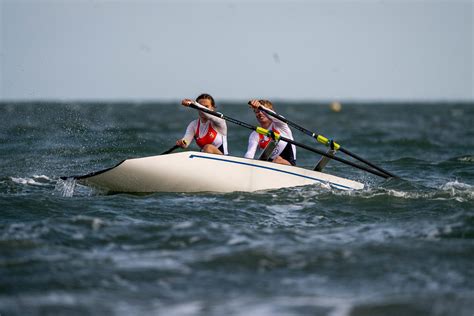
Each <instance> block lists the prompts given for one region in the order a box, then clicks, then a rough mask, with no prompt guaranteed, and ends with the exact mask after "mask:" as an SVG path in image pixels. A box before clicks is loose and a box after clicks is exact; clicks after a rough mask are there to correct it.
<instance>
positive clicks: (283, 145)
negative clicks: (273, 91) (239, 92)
mask: <svg viewBox="0 0 474 316" xmlns="http://www.w3.org/2000/svg"><path fill="white" fill-rule="evenodd" d="M248 104H249V105H250V107H251V108H253V111H254V113H255V117H256V119H257V121H258V123H259V124H260V126H261V127H263V128H264V129H266V130H269V131H271V133H273V134H272V135H270V136H268V135H262V134H259V133H257V132H256V131H253V132H252V133H251V134H250V136H249V144H248V148H247V152H246V153H245V158H254V157H255V152H256V151H257V149H258V148H259V149H261V150H264V151H263V153H262V155H260V160H266V161H272V162H275V163H279V164H284V165H293V166H294V165H296V147H295V145H294V144H290V143H287V142H285V141H278V137H275V135H276V134H278V135H281V136H283V137H286V138H288V139H290V140H293V134H292V132H291V129H290V127H289V126H288V124H286V123H285V122H282V121H281V120H279V119H276V118H273V117H271V116H269V115H267V114H265V113H264V112H263V111H260V109H259V108H260V107H264V108H265V109H267V110H269V111H272V112H273V104H272V103H271V102H270V101H268V100H251V101H249V103H248ZM272 136H273V137H272ZM269 146H270V147H269Z"/></svg>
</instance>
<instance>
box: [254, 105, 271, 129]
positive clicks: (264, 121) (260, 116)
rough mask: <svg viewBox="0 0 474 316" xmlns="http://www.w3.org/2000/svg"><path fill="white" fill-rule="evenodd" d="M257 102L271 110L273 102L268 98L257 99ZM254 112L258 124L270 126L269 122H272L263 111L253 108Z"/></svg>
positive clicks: (265, 126)
mask: <svg viewBox="0 0 474 316" xmlns="http://www.w3.org/2000/svg"><path fill="white" fill-rule="evenodd" d="M258 102H259V103H260V104H261V105H262V106H264V107H266V108H267V109H270V110H273V103H272V102H270V101H268V100H258ZM254 112H255V117H256V118H257V121H258V123H259V124H260V126H262V127H264V128H267V127H268V126H270V124H271V123H272V120H270V119H269V118H268V116H267V115H266V114H265V113H264V112H262V111H260V110H258V109H255V110H254Z"/></svg>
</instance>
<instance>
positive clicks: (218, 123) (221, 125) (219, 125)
mask: <svg viewBox="0 0 474 316" xmlns="http://www.w3.org/2000/svg"><path fill="white" fill-rule="evenodd" d="M194 105H195V106H196V107H198V108H203V109H206V110H208V108H206V107H205V106H202V105H201V104H199V103H198V102H195V103H194ZM202 114H204V116H205V117H206V118H207V119H208V120H209V121H211V122H212V125H214V127H215V128H216V129H217V131H218V132H219V133H221V134H222V135H223V136H227V124H226V122H225V120H224V119H221V118H220V117H216V116H214V115H210V114H208V113H206V112H202Z"/></svg>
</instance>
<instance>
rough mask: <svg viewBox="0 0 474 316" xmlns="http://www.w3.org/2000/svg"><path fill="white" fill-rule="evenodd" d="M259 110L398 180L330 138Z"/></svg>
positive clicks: (276, 115)
mask: <svg viewBox="0 0 474 316" xmlns="http://www.w3.org/2000/svg"><path fill="white" fill-rule="evenodd" d="M258 109H259V110H260V111H263V112H265V113H267V114H268V115H271V116H273V117H275V118H277V119H279V120H280V121H282V122H284V123H287V124H288V125H291V126H292V127H294V128H296V129H297V130H299V131H301V132H303V133H305V134H306V135H309V136H311V137H313V138H315V139H316V140H317V141H318V142H320V143H321V144H324V145H326V146H331V148H332V149H336V150H339V151H342V152H343V153H345V154H346V155H348V156H351V157H352V158H354V159H357V160H359V161H361V162H363V163H365V164H367V165H369V166H371V167H372V168H374V169H376V170H378V171H380V172H382V173H385V174H386V175H388V176H389V177H393V178H397V176H396V175H394V174H393V173H391V172H389V171H387V170H385V169H382V168H381V167H378V166H376V165H374V164H373V163H371V162H370V161H367V160H365V159H364V158H362V157H360V156H358V155H356V154H354V153H353V152H350V151H349V150H347V149H345V148H343V147H341V145H339V144H338V143H336V142H333V141H332V140H329V139H328V138H326V137H324V136H322V135H318V134H317V133H315V132H311V131H310V130H307V129H306V128H304V127H302V126H300V125H298V124H296V123H294V122H292V121H290V120H288V119H287V118H285V117H283V116H281V115H279V114H277V113H273V112H272V111H269V110H268V109H266V108H265V107H263V106H259V107H258ZM333 159H334V157H333Z"/></svg>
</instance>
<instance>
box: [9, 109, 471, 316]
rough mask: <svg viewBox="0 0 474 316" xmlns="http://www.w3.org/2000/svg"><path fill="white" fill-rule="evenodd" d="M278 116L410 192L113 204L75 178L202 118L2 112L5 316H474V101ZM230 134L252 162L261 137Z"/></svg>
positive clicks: (314, 191)
mask: <svg viewBox="0 0 474 316" xmlns="http://www.w3.org/2000/svg"><path fill="white" fill-rule="evenodd" d="M276 109H277V110H278V112H279V113H280V114H283V115H285V116H287V117H288V118H289V119H291V120H292V121H294V122H298V123H299V124H300V125H302V126H304V127H306V128H308V129H311V130H315V131H317V132H318V133H320V134H323V135H325V136H327V137H332V138H334V139H335V140H337V141H338V142H339V143H340V144H342V145H343V146H345V147H346V148H347V149H349V150H351V151H352V152H355V153H357V154H359V155H360V156H362V157H365V158H366V159H368V160H370V161H372V162H374V163H376V164H378V165H380V166H382V167H384V168H386V169H387V170H390V171H391V172H393V173H395V174H397V175H398V176H400V179H390V180H384V179H380V178H378V177H375V176H373V175H370V174H367V173H364V172H362V171H359V170H355V169H353V168H350V167H347V166H345V165H342V164H340V163H338V162H334V161H333V162H330V163H329V164H328V166H327V167H326V169H325V171H326V172H328V173H332V174H336V175H339V176H344V177H346V178H350V179H355V180H358V181H361V182H363V183H364V184H365V185H366V188H365V189H364V190H362V191H352V192H342V191H337V190H331V189H328V188H324V187H318V186H306V187H296V188H289V189H281V190H273V191H264V192H257V193H239V192H237V193H230V194H210V193H200V194H184V193H155V194H148V195H133V194H104V193H101V192H97V191H95V190H93V189H91V188H88V187H85V186H82V185H79V184H76V185H74V183H71V182H70V181H62V180H60V179H59V177H60V176H65V175H76V174H86V173H89V172H92V171H96V170H100V169H103V168H107V167H111V166H113V165H115V164H116V163H118V162H119V161H121V160H123V159H126V158H131V157H142V156H149V155H155V154H159V153H161V152H163V151H164V150H166V149H168V148H170V147H172V146H173V145H174V142H175V141H176V139H178V138H179V137H181V136H182V134H183V133H184V130H185V128H186V126H187V124H188V122H190V121H191V120H192V119H194V118H195V117H196V115H197V114H196V112H195V110H193V109H188V108H184V107H182V106H179V105H178V104H177V102H176V103H166V104H165V103H126V102H123V103H103V102H102V103H94V102H90V103H81V102H67V103H66V102H63V103H61V102H42V103H9V102H3V103H0V117H1V121H0V149H1V150H0V212H1V213H0V214H1V215H0V216H1V217H0V218H1V219H0V314H1V315H87V314H93V315H328V316H343V315H347V316H349V315H350V316H359V315H456V316H458V315H466V316H467V315H469V316H472V315H474V104H469V103H464V104H459V103H451V104H449V103H442V102H440V103H432V104H410V103H397V104H387V103H372V104H363V103H359V104H343V109H342V111H341V112H340V113H334V112H331V111H330V110H329V107H328V106H327V105H326V104H322V103H319V104H318V103H310V102H307V103H285V102H276ZM218 110H220V111H222V112H223V113H225V114H226V115H228V116H231V117H234V118H237V119H240V120H242V121H245V122H249V123H251V124H256V122H255V118H254V117H253V115H252V112H251V111H250V110H249V109H248V107H247V106H246V105H245V102H242V103H224V104H222V105H219V108H218ZM228 127H229V137H228V140H229V150H230V153H231V154H232V155H236V156H242V155H243V153H244V152H245V150H246V143H247V138H248V135H249V132H250V131H248V130H245V129H243V128H242V127H239V126H236V125H231V124H229V125H228ZM293 133H294V136H295V139H296V140H297V141H299V142H303V143H305V144H308V145H312V146H314V147H316V148H320V149H324V147H322V146H321V145H318V144H316V143H315V142H314V140H312V139H311V138H309V137H308V136H306V135H303V134H301V133H300V132H298V131H296V130H293ZM194 148H195V147H194ZM318 159H319V157H318V156H317V155H315V154H313V153H310V152H305V151H304V150H302V149H300V150H298V153H297V163H298V165H299V166H303V167H312V166H314V164H315V163H316V161H317V160H318ZM210 177H212V175H210Z"/></svg>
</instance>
